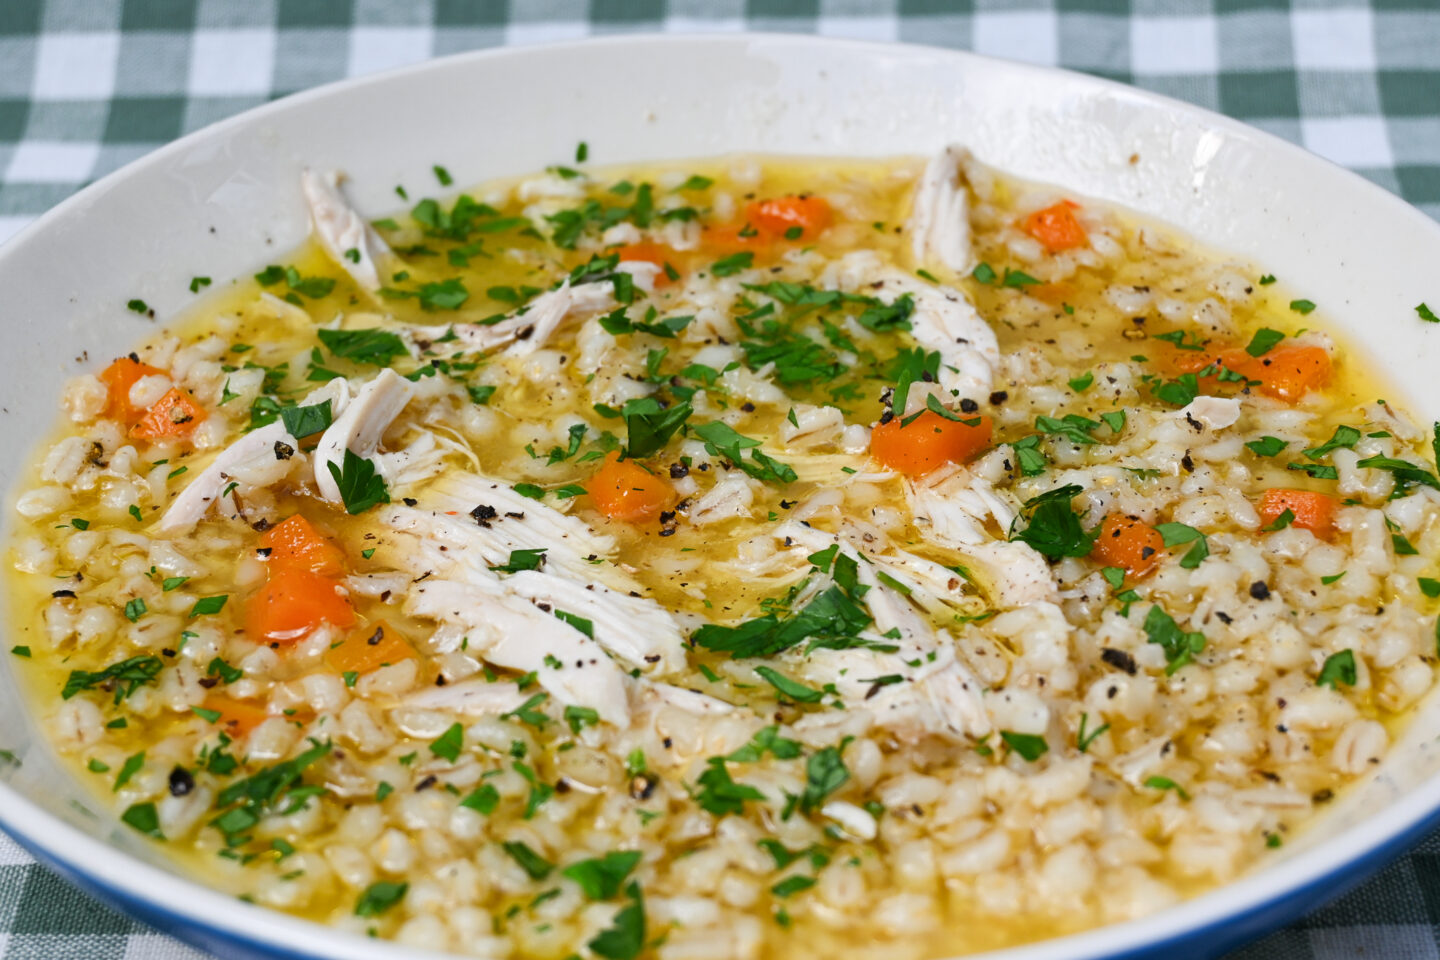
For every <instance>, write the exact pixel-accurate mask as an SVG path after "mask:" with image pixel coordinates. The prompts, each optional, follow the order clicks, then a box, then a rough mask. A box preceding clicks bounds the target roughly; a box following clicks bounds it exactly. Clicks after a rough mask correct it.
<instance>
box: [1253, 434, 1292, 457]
mask: <svg viewBox="0 0 1440 960" xmlns="http://www.w3.org/2000/svg"><path fill="white" fill-rule="evenodd" d="M1245 446H1246V448H1247V449H1248V450H1249V451H1250V452H1251V453H1253V454H1255V456H1257V457H1273V456H1275V454H1277V453H1279V452H1280V451H1281V450H1284V449H1285V448H1286V447H1288V446H1290V444H1289V443H1288V442H1287V441H1285V440H1281V439H1280V438H1279V437H1268V436H1267V437H1261V438H1260V439H1259V440H1251V441H1249V442H1248V443H1246V444H1245Z"/></svg>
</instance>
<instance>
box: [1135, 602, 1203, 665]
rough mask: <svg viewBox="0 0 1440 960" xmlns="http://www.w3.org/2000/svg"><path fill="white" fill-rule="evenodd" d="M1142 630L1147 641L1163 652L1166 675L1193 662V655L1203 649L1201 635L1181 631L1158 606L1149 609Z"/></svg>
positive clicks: (1196, 632)
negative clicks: (1157, 645) (1158, 646)
mask: <svg viewBox="0 0 1440 960" xmlns="http://www.w3.org/2000/svg"><path fill="white" fill-rule="evenodd" d="M1143 629H1144V630H1145V637H1146V639H1147V641H1148V642H1150V643H1155V644H1159V645H1160V647H1161V649H1163V650H1164V651H1165V661H1166V664H1167V665H1166V667H1165V673H1166V674H1172V673H1174V672H1175V671H1176V670H1179V669H1180V668H1181V667H1183V666H1185V664H1187V663H1191V662H1193V660H1194V657H1195V654H1197V653H1199V652H1200V651H1202V650H1204V649H1205V635H1204V634H1203V633H1200V632H1198V631H1191V632H1186V631H1184V630H1181V629H1180V625H1179V624H1177V623H1176V622H1175V618H1174V617H1172V616H1170V614H1168V613H1166V612H1165V611H1164V610H1162V609H1161V608H1160V605H1159V604H1154V605H1152V606H1151V607H1150V612H1149V613H1147V614H1146V615H1145V623H1144V625H1143Z"/></svg>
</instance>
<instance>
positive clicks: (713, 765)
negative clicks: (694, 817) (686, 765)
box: [695, 757, 765, 817]
mask: <svg viewBox="0 0 1440 960" xmlns="http://www.w3.org/2000/svg"><path fill="white" fill-rule="evenodd" d="M705 763H706V767H705V772H704V773H702V774H700V777H699V779H698V780H697V782H698V783H699V784H700V789H699V790H698V791H696V793H695V802H696V803H697V804H699V805H700V809H702V810H704V811H705V812H706V813H711V814H714V815H715V816H717V817H723V816H725V815H726V814H731V813H735V814H738V813H742V812H743V811H744V809H745V801H746V800H764V799H765V794H763V793H761V792H760V791H759V790H757V789H755V788H754V787H752V786H749V785H748V784H743V783H736V782H735V781H734V780H732V779H731V778H730V771H729V770H727V769H725V758H724V757H711V758H710V759H709V760H706V761H705Z"/></svg>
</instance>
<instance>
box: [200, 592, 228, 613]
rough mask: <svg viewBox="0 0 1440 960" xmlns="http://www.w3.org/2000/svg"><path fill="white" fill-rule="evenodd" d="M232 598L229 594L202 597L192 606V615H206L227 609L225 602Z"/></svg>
mask: <svg viewBox="0 0 1440 960" xmlns="http://www.w3.org/2000/svg"><path fill="white" fill-rule="evenodd" d="M229 599H230V595H229V594H221V595H220V596H218V597H201V598H200V599H199V600H196V601H195V605H194V606H193V607H191V608H190V616H191V617H206V616H211V615H213V614H217V613H219V612H220V611H221V610H224V609H225V603H226V602H227V601H228V600H229Z"/></svg>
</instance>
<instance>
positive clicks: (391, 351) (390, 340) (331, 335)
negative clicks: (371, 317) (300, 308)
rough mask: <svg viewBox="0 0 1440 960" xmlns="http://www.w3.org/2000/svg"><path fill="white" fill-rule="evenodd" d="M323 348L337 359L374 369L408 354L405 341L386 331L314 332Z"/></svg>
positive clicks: (374, 329)
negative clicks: (351, 361) (366, 365)
mask: <svg viewBox="0 0 1440 960" xmlns="http://www.w3.org/2000/svg"><path fill="white" fill-rule="evenodd" d="M315 335H316V336H317V337H319V338H320V342H321V343H323V344H325V348H326V349H327V350H329V351H330V352H331V353H333V354H334V355H335V356H337V357H341V358H343V359H345V360H353V361H355V362H356V363H366V364H370V365H371V366H375V367H385V366H389V365H390V361H391V360H392V359H394V358H395V357H403V356H405V355H406V354H408V353H409V351H408V350H406V349H405V341H403V340H401V339H400V338H399V337H398V336H396V335H395V334H393V333H391V332H390V331H388V330H380V329H378V328H369V329H365V330H316V331H315Z"/></svg>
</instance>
